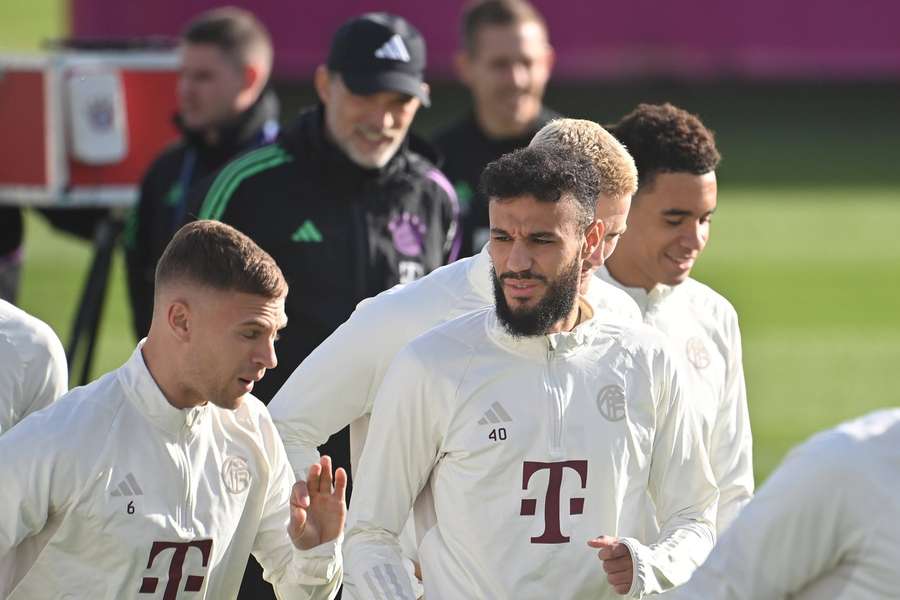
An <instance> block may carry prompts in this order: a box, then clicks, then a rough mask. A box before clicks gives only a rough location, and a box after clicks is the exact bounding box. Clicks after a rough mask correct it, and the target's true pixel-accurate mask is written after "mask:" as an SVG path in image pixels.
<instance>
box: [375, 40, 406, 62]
mask: <svg viewBox="0 0 900 600" xmlns="http://www.w3.org/2000/svg"><path fill="white" fill-rule="evenodd" d="M375 58H383V59H385V60H397V61H400V62H405V63H408V62H409V61H410V56H409V50H407V49H406V44H404V43H403V38H401V37H400V35H399V34H396V33H395V34H394V35H392V36H391V38H390V39H389V40H388V41H386V42H385V43H384V44H383V45H382V46H381V48H379V49H378V50H376V51H375Z"/></svg>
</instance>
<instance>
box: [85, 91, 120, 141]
mask: <svg viewBox="0 0 900 600" xmlns="http://www.w3.org/2000/svg"><path fill="white" fill-rule="evenodd" d="M113 110H114V109H113V103H112V101H111V100H110V99H109V98H105V97H100V98H95V99H93V100H91V102H90V104H89V105H88V107H87V113H88V122H89V123H90V124H91V127H92V128H93V129H95V130H96V131H101V132H102V131H108V130H109V129H110V127H112V125H113Z"/></svg>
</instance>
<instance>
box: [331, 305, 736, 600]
mask: <svg viewBox="0 0 900 600" xmlns="http://www.w3.org/2000/svg"><path fill="white" fill-rule="evenodd" d="M583 307H584V310H586V311H588V312H590V308H589V307H588V306H587V305H586V304H583ZM664 343H665V340H664V339H663V338H662V336H661V335H660V334H659V333H658V332H654V331H653V330H652V329H650V328H649V327H646V326H645V325H642V324H640V323H636V324H630V323H627V322H624V321H617V320H613V319H607V320H605V321H601V320H600V319H594V318H590V319H588V320H587V321H586V322H583V323H581V324H580V325H579V326H578V327H576V328H575V329H574V330H573V331H572V332H566V333H559V334H552V335H546V336H535V337H529V338H515V337H513V336H511V335H509V334H508V333H507V332H506V331H505V329H504V328H503V327H502V326H501V325H500V324H499V323H498V321H497V317H496V314H495V311H494V309H493V308H487V309H482V310H479V311H476V312H473V313H469V314H467V315H464V316H462V317H459V318H457V319H455V320H453V321H450V322H448V323H445V324H443V325H440V326H438V327H436V328H434V329H432V330H430V331H429V332H427V333H425V334H424V335H422V336H420V337H418V338H416V339H415V340H414V341H413V342H411V343H410V344H409V345H407V346H406V347H405V348H404V349H403V350H401V352H400V353H399V354H398V355H397V358H396V359H395V360H394V362H393V364H392V365H391V367H390V369H389V371H388V373H387V375H386V376H385V379H384V382H383V383H382V385H381V388H380V389H379V391H378V396H377V398H376V400H375V403H374V406H373V412H372V426H371V428H370V430H369V437H368V440H367V442H366V447H365V449H364V450H363V454H362V457H361V462H360V469H359V474H358V475H357V477H356V480H355V489H354V496H353V503H352V507H351V510H350V515H349V518H348V525H347V533H346V541H345V544H344V552H345V555H344V561H345V584H344V597H345V598H347V599H348V600H355V599H360V598H364V599H367V600H374V599H376V598H378V599H380V598H392V599H393V598H402V599H404V600H406V599H412V598H414V596H413V595H412V592H411V590H410V589H408V587H407V582H406V580H405V579H404V578H403V577H402V566H401V555H400V549H399V546H398V543H397V537H398V534H399V533H400V530H401V528H402V527H403V525H404V523H405V522H406V518H407V515H408V514H409V511H410V508H411V507H412V506H413V503H414V501H416V502H417V503H416V511H415V517H416V532H417V534H418V535H419V537H420V543H419V548H418V549H419V558H420V561H421V566H422V572H423V575H424V583H425V597H426V598H429V599H435V600H443V599H453V600H463V599H467V598H478V599H481V598H491V599H492V600H501V599H504V598H509V599H520V598H548V597H558V598H573V599H576V598H590V599H592V600H596V599H605V598H618V597H619V596H617V595H616V594H615V592H614V590H613V589H612V587H611V586H610V585H609V584H608V583H607V581H606V575H605V573H604V571H603V569H602V565H601V562H600V561H599V559H598V558H597V553H596V551H595V550H593V549H591V548H589V547H588V546H587V545H586V543H587V541H588V540H589V539H591V538H594V537H596V536H599V535H603V534H605V535H611V536H620V537H622V538H624V542H625V543H626V544H627V545H628V547H629V548H630V550H631V553H632V555H633V557H634V563H635V570H634V579H633V581H632V586H631V590H630V592H629V596H630V597H632V598H641V597H643V596H645V595H646V594H652V593H656V592H660V591H662V590H665V589H667V588H670V587H672V586H673V585H677V584H680V583H682V582H683V581H686V580H687V579H688V577H689V575H690V573H691V572H692V571H693V570H694V568H696V565H698V564H699V563H701V562H702V561H703V560H704V559H705V557H706V555H707V553H708V552H709V550H710V549H711V548H712V546H713V544H714V542H715V525H714V523H715V510H716V502H717V500H718V491H717V489H716V487H715V484H714V483H713V477H712V473H711V472H710V469H709V464H708V460H707V457H706V452H705V449H704V447H703V443H702V440H701V438H700V426H699V423H698V418H697V417H696V416H695V414H694V412H693V410H692V409H691V407H690V404H689V403H687V402H685V400H684V398H683V397H682V389H681V387H680V385H679V382H678V376H677V374H676V372H675V369H674V367H673V365H672V363H671V361H670V359H669V356H668V355H667V353H666V352H665V350H664V348H663V346H664ZM420 492H421V493H422V495H421V496H420ZM648 494H649V496H650V497H651V498H652V500H653V501H654V502H655V505H656V510H657V516H658V521H659V523H660V524H661V526H662V532H661V534H660V537H659V539H658V540H657V541H655V542H654V543H642V542H641V541H639V540H638V539H636V536H637V535H639V534H640V532H641V530H642V527H643V526H644V525H645V524H646V522H647V515H646V514H645V513H646V511H647V507H648V505H649V503H648V502H647V496H648ZM417 499H418V501H417ZM427 509H430V511H429V510H427ZM429 512H430V514H429Z"/></svg>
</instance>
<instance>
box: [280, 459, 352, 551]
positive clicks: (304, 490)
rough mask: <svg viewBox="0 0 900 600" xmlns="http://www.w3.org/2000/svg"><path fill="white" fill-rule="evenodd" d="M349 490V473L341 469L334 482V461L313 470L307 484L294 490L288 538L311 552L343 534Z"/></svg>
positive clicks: (321, 460) (322, 460)
mask: <svg viewBox="0 0 900 600" xmlns="http://www.w3.org/2000/svg"><path fill="white" fill-rule="evenodd" d="M346 489H347V473H346V472H345V471H344V469H338V470H337V471H335V473H334V477H333V478H332V475H331V458H330V457H328V456H323V457H322V458H321V459H319V462H318V463H315V464H313V465H311V466H310V467H309V473H308V475H307V478H306V481H298V482H297V483H295V484H294V488H293V490H291V520H290V523H289V524H288V534H289V535H290V536H291V541H292V542H293V543H294V546H296V547H297V548H299V549H300V550H308V549H310V548H312V547H314V546H318V545H319V544H324V543H326V542H330V541H332V540H334V539H335V538H337V537H338V536H339V535H340V534H341V532H342V531H343V530H344V520H345V519H346V518H347V503H346V501H345V500H344V492H345V491H346Z"/></svg>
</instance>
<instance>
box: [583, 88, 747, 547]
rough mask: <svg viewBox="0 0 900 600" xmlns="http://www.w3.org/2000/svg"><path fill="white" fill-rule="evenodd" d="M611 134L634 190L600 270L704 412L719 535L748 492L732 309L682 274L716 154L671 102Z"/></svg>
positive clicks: (705, 209)
mask: <svg viewBox="0 0 900 600" xmlns="http://www.w3.org/2000/svg"><path fill="white" fill-rule="evenodd" d="M610 132H611V133H612V134H613V135H615V136H616V138H618V140H619V141H620V142H622V143H623V144H624V145H625V146H626V147H627V148H628V150H629V152H630V153H631V155H632V156H633V157H634V161H635V164H636V165H637V168H638V191H637V194H636V195H635V196H634V201H633V202H632V206H631V212H630V213H629V215H628V228H627V232H626V234H625V235H623V236H622V239H621V241H620V242H619V249H618V251H617V252H616V253H615V254H614V255H613V256H611V257H610V259H609V261H608V262H607V264H606V266H605V267H604V268H602V269H601V270H600V271H599V276H600V277H601V278H603V279H604V280H605V281H607V282H609V283H612V284H614V285H618V286H619V287H621V288H622V289H624V290H625V291H626V292H628V293H629V294H630V295H631V297H632V298H634V300H635V301H636V302H637V303H638V306H639V307H640V309H641V312H642V313H643V315H644V321H645V322H646V323H648V324H650V325H653V326H654V327H656V328H657V329H659V330H661V331H662V332H663V333H665V334H666V335H667V336H668V337H669V338H670V339H671V340H672V341H673V348H675V349H676V350H677V354H678V356H679V358H680V359H681V360H682V363H683V365H684V373H685V375H686V376H687V378H688V385H687V386H686V388H687V389H689V390H690V398H691V399H692V401H694V402H696V404H697V408H698V409H699V410H700V413H701V415H702V418H703V434H704V437H705V439H706V442H707V447H708V448H709V455H710V461H711V462H712V468H713V473H714V474H715V476H716V482H717V484H718V486H719V488H720V492H721V497H720V499H719V510H718V522H717V529H718V531H719V533H721V532H722V531H723V530H724V529H725V528H726V527H727V526H728V524H729V523H730V522H731V521H732V520H733V519H734V517H735V516H736V515H737V513H738V512H739V511H740V509H741V508H742V507H743V506H744V505H745V504H746V503H747V502H748V501H749V500H750V497H751V496H752V494H753V460H752V452H751V446H752V440H751V436H750V419H749V416H748V411H747V394H746V388H745V385H744V371H743V366H742V358H741V335H740V329H739V328H738V320H737V314H736V313H735V310H734V308H733V307H732V306H731V304H730V303H729V302H728V301H727V300H726V299H725V298H723V297H722V296H720V295H719V294H718V293H716V292H715V291H714V290H712V289H710V288H709V287H707V286H705V285H703V284H702V283H700V282H698V281H695V280H693V279H691V278H690V277H689V276H690V273H691V269H692V268H693V266H694V262H695V261H696V260H697V258H698V257H699V256H700V254H701V253H702V252H703V249H704V248H705V247H706V242H707V241H708V240H709V232H710V221H711V219H712V215H713V213H714V212H715V210H716V168H717V167H718V165H719V161H720V158H721V157H720V156H719V151H718V150H717V149H716V143H715V138H714V136H713V133H712V132H711V131H710V130H709V129H707V128H706V127H705V126H704V125H703V123H701V122H700V119H698V118H697V117H696V116H694V115H692V114H690V113H689V112H687V111H685V110H682V109H680V108H677V107H675V106H672V105H671V104H662V105H652V104H641V105H639V106H638V107H637V108H636V109H635V110H634V111H632V112H631V113H629V114H628V115H626V116H625V117H624V118H622V120H621V121H619V122H618V123H616V124H615V125H613V126H612V127H611V129H610Z"/></svg>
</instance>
